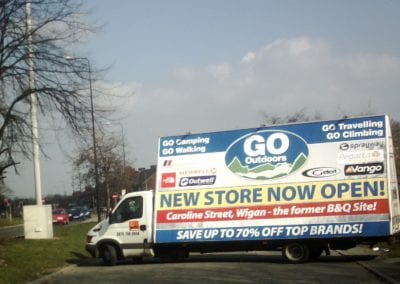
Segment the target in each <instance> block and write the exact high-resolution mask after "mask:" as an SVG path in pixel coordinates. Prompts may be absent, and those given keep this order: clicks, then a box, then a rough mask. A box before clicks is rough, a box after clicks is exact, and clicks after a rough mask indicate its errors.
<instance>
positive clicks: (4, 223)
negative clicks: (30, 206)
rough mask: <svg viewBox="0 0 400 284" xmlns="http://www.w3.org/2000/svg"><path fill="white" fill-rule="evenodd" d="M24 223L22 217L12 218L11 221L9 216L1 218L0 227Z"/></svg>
mask: <svg viewBox="0 0 400 284" xmlns="http://www.w3.org/2000/svg"><path fill="white" fill-rule="evenodd" d="M22 223H23V220H22V218H12V221H10V219H8V218H7V219H6V218H0V227H6V226H14V225H20V224H22Z"/></svg>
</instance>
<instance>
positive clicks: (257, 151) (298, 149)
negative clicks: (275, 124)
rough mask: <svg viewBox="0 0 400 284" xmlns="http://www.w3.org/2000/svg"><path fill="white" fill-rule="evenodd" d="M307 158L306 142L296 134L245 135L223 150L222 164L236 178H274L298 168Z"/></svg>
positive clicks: (259, 133) (264, 133) (283, 132)
mask: <svg viewBox="0 0 400 284" xmlns="http://www.w3.org/2000/svg"><path fill="white" fill-rule="evenodd" d="M307 157H308V147H307V143H306V142H305V141H304V140H303V139H302V138H301V137H300V136H298V135H296V134H294V133H291V132H287V131H279V130H273V131H272V130H265V131H260V132H256V133H251V134H247V135H245V136H242V137H241V138H239V139H238V140H236V141H234V142H233V143H232V144H231V145H230V146H229V147H228V150H227V151H226V155H225V164H226V165H227V167H228V168H229V170H231V171H232V172H233V173H235V174H236V175H239V176H242V177H246V178H250V179H274V178H278V177H283V176H287V175H289V174H291V173H292V172H294V171H296V170H297V169H299V168H301V167H302V166H303V164H304V163H305V162H306V160H307Z"/></svg>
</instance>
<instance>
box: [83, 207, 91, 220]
mask: <svg viewBox="0 0 400 284" xmlns="http://www.w3.org/2000/svg"><path fill="white" fill-rule="evenodd" d="M82 210H83V213H84V215H85V218H86V219H89V218H90V217H92V211H91V210H90V208H89V207H87V206H83V208H82Z"/></svg>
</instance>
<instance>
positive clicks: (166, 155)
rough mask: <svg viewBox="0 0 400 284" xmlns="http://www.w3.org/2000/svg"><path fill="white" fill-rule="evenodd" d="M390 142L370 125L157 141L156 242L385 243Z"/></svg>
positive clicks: (379, 124)
mask: <svg viewBox="0 0 400 284" xmlns="http://www.w3.org/2000/svg"><path fill="white" fill-rule="evenodd" d="M389 132H390V128H388V118H387V117H386V116H369V117H360V118H352V119H342V120H332V121H321V122H309V123H299V124H287V125H274V126H269V127H259V128H251V129H239V130H231V131H220V132H210V133H201V134H189V135H184V136H169V137H162V138H160V140H159V156H158V171H157V181H158V182H157V189H156V201H155V202H156V204H155V205H156V242H157V243H176V242H207V241H235V240H264V239H287V238H296V239H304V238H334V237H369V236H387V235H389V234H391V233H393V230H394V228H396V226H397V225H396V224H397V223H398V222H397V221H394V220H395V219H390V218H389V217H390V216H397V218H398V216H399V215H400V210H399V209H398V207H399V194H398V188H397V182H396V185H395V184H394V182H390V181H389V178H388V175H389V173H390V171H391V170H389V168H390V165H389V163H388V159H389V158H388V157H389V153H388V149H389V147H388V146H389V145H388V134H390V133H389ZM393 186H394V187H395V188H392V187H393ZM396 210H397V211H396ZM390 213H392V214H390ZM398 219H399V218H398Z"/></svg>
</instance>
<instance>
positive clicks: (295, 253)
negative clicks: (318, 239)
mask: <svg viewBox="0 0 400 284" xmlns="http://www.w3.org/2000/svg"><path fill="white" fill-rule="evenodd" d="M282 256H283V257H284V258H285V259H286V260H287V261H289V262H290V263H302V262H305V261H307V260H308V259H309V258H310V248H309V247H308V246H307V245H305V244H303V243H300V242H293V243H289V244H286V245H284V246H283V248H282Z"/></svg>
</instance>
